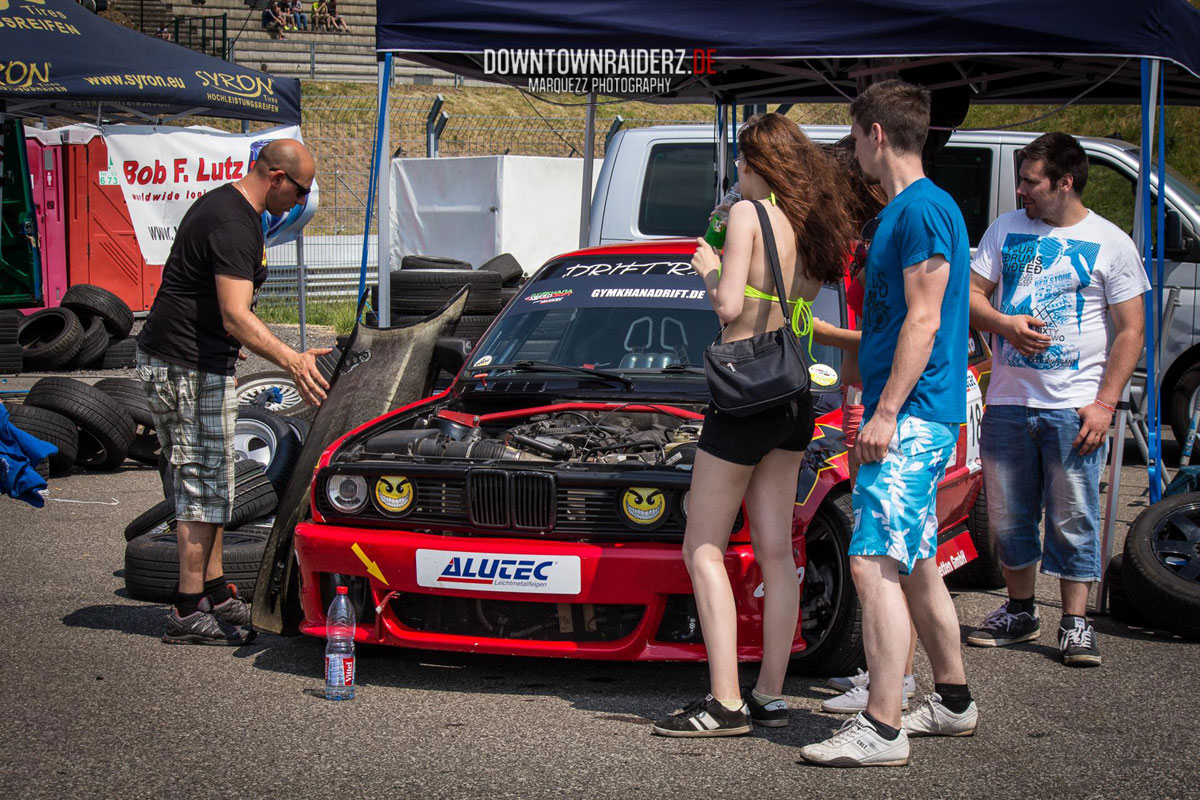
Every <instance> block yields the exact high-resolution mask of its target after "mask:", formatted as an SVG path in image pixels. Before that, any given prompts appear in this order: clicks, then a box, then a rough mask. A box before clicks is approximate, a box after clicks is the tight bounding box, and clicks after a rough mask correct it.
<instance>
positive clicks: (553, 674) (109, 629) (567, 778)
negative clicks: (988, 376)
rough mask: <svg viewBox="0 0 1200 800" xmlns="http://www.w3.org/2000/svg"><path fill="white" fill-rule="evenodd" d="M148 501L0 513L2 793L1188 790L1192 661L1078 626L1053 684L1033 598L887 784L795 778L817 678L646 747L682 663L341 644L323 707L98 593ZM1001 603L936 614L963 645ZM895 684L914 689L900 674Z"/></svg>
mask: <svg viewBox="0 0 1200 800" xmlns="http://www.w3.org/2000/svg"><path fill="white" fill-rule="evenodd" d="M1123 476H1124V477H1123V479H1122V487H1121V491H1120V499H1121V512H1120V525H1119V526H1118V537H1119V538H1123V536H1124V532H1125V529H1126V527H1127V525H1128V523H1129V522H1131V521H1132V519H1133V518H1134V517H1136V515H1137V514H1138V513H1139V512H1140V511H1141V510H1142V509H1143V508H1144V507H1145V505H1146V497H1145V485H1146V476H1145V471H1144V468H1141V467H1133V466H1130V467H1126V468H1125V469H1124V470H1123ZM159 491H160V490H159V487H158V479H157V476H156V473H155V472H154V470H153V469H150V468H142V467H135V466H132V465H126V466H125V467H124V468H122V469H119V470H116V471H114V472H109V473H79V472H76V473H74V474H72V475H70V476H67V477H65V478H62V479H55V480H54V481H53V482H52V484H51V488H50V490H49V494H48V497H47V500H48V502H47V504H46V507H45V508H43V509H41V510H35V509H33V508H30V507H27V506H24V505H22V504H19V503H17V502H15V501H11V500H9V499H7V498H0V542H2V543H3V548H4V553H5V557H4V558H3V560H2V561H0V685H2V686H5V687H7V690H6V691H5V692H4V693H3V696H2V697H0V764H2V765H3V769H0V794H2V795H3V796H5V797H120V798H141V797H156V798H157V797H172V798H173V797H268V796H270V797H317V796H341V797H385V796H386V797H398V798H426V797H429V798H472V797H488V798H509V797H512V798H541V797H547V798H549V797H553V798H560V797H586V798H592V797H597V798H608V797H613V798H616V797H621V798H626V797H651V798H653V797H667V796H670V797H676V796H685V797H725V796H729V797H739V798H758V797H764V798H765V797H783V796H795V795H799V796H812V797H834V796H843V797H893V796H894V797H938V798H942V797H947V798H948V797H987V798H1007V797H1022V798H1027V797H1039V796H1040V797H1051V796H1053V797H1056V798H1069V797H1070V798H1073V797H1122V798H1126V797H1136V798H1145V797H1189V796H1190V797H1195V796H1200V788H1198V787H1197V781H1196V777H1195V764H1196V756H1197V753H1200V732H1198V729H1197V726H1196V725H1195V719H1194V717H1195V713H1194V708H1195V707H1194V706H1193V704H1192V701H1191V699H1189V698H1193V697H1194V696H1193V695H1192V692H1193V691H1195V687H1196V686H1198V685H1200V645H1197V644H1195V643H1190V642H1185V641H1181V640H1178V639H1175V638H1172V637H1171V636H1169V635H1164V634H1159V633H1154V632H1149V631H1142V630H1136V629H1131V628H1129V627H1127V626H1125V625H1124V624H1121V623H1118V622H1116V621H1114V620H1111V619H1108V618H1103V617H1101V618H1098V619H1097V620H1096V627H1097V630H1098V631H1099V633H1100V637H1101V638H1100V645H1101V648H1102V651H1103V654H1104V665H1103V666H1102V667H1100V668H1099V669H1069V668H1067V667H1064V666H1062V665H1061V664H1060V663H1059V662H1058V660H1057V648H1056V646H1055V640H1054V631H1055V627H1056V625H1057V622H1058V618H1059V613H1060V611H1059V604H1058V598H1057V587H1056V585H1055V584H1054V583H1053V582H1051V581H1049V580H1046V579H1040V580H1039V584H1038V595H1039V600H1040V603H1041V608H1042V612H1043V618H1044V632H1043V635H1042V638H1041V640H1040V641H1037V642H1031V643H1027V644H1024V645H1018V646H1015V647H1011V648H1004V649H998V650H993V649H977V648H970V647H965V648H964V657H965V659H966V667H967V673H968V677H969V679H970V682H971V688H972V691H973V693H974V694H975V696H976V698H977V700H978V702H979V707H980V710H981V722H980V727H979V730H978V733H977V735H976V736H974V737H972V738H967V739H949V740H937V739H922V740H915V741H914V743H913V746H912V763H911V765H910V766H908V767H907V768H897V769H869V770H837V769H823V768H819V767H812V766H805V765H802V764H798V763H797V761H798V759H799V754H798V752H797V751H798V749H799V747H800V746H802V745H804V744H807V743H809V742H812V741H814V740H817V739H820V738H824V737H825V736H827V735H829V734H830V733H831V732H833V731H834V730H835V729H836V728H837V726H838V725H839V724H840V723H841V722H842V719H843V718H840V717H836V716H832V715H826V714H822V713H820V712H819V711H818V707H819V705H820V702H821V701H822V700H823V699H825V698H827V697H829V696H831V695H832V694H833V692H832V690H828V689H826V688H824V684H823V681H820V680H814V679H807V678H802V677H791V678H789V679H788V681H787V684H786V687H785V688H786V692H787V699H788V700H789V702H790V704H791V706H792V711H791V718H790V725H789V726H788V727H786V728H783V729H776V730H764V729H758V730H756V731H755V733H754V734H753V735H751V736H743V737H737V738H729V739H706V740H705V739H700V740H696V739H692V740H687V739H663V738H659V737H652V736H651V735H650V723H651V722H652V721H653V720H654V719H655V718H657V717H659V716H662V715H664V714H666V713H668V712H670V711H672V710H674V709H676V708H678V707H680V706H681V705H682V704H684V703H685V702H688V701H690V700H693V699H695V698H697V697H699V696H701V695H702V694H703V693H704V692H705V687H706V672H705V667H704V666H703V665H693V664H623V663H603V662H588V661H582V662H581V661H566V660H549V659H532V658H502V657H495V656H481V655H469V654H454V653H436V652H422V651H406V650H399V649H391V648H383V649H367V650H365V651H364V650H363V649H361V648H360V652H359V663H358V678H359V688H358V697H357V698H356V699H355V700H353V701H350V702H342V703H334V702H328V701H325V700H323V699H321V697H320V689H321V677H322V664H323V642H322V641H321V640H317V639H312V638H307V637H302V638H282V637H277V636H273V635H265V634H264V635H260V636H259V637H258V639H257V641H255V642H253V643H252V644H250V645H247V646H245V647H242V648H238V649H234V650H231V649H225V648H207V647H181V646H174V647H172V646H168V645H164V644H162V643H161V642H160V641H159V636H160V635H161V632H162V627H163V621H164V618H165V615H166V613H167V609H166V607H165V606H162V605H154V604H148V603H142V602H138V601H136V600H132V599H130V598H129V597H128V596H127V595H126V593H125V589H124V582H123V579H122V567H123V552H124V540H123V537H122V535H121V532H122V529H123V528H124V526H125V524H126V523H127V522H129V521H130V520H131V519H132V518H133V517H134V516H136V515H137V514H139V513H140V512H141V511H143V510H144V509H146V508H148V507H149V506H150V505H151V504H153V503H154V502H155V501H156V500H157V499H158V497H159ZM1116 544H1117V547H1118V548H1119V546H1120V541H1118V542H1117V543H1116ZM1001 598H1002V593H1001V592H984V593H964V594H959V595H958V596H957V597H956V599H955V604H956V606H957V608H958V612H959V618H960V620H961V621H962V623H963V624H964V636H965V633H966V631H967V630H968V627H967V626H969V625H971V624H974V623H978V622H979V621H980V620H982V618H983V617H984V616H985V615H986V614H987V613H988V612H990V611H991V610H993V609H994V608H995V607H996V606H997V604H998V603H1000V602H1001ZM917 672H918V684H919V686H918V691H919V696H920V695H922V694H923V693H925V692H928V691H932V688H933V687H932V679H931V676H930V673H929V669H928V662H927V661H925V660H924V656H923V655H922V654H919V655H918V666H917ZM743 674H744V676H745V677H744V681H745V682H748V681H750V680H751V679H752V676H753V674H754V666H753V665H746V666H745V667H744V673H743ZM1189 709H1192V710H1190V711H1189Z"/></svg>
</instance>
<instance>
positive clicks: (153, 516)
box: [125, 500, 175, 542]
mask: <svg viewBox="0 0 1200 800" xmlns="http://www.w3.org/2000/svg"><path fill="white" fill-rule="evenodd" d="M174 530H175V504H174V503H169V502H167V501H166V500H163V501H162V502H160V503H156V504H155V505H153V506H151V507H150V508H148V509H146V510H145V511H143V512H142V513H141V514H138V515H137V516H136V517H134V518H133V521H132V522H130V523H129V524H128V525H126V526H125V541H127V542H131V541H133V540H134V539H136V538H137V537H139V536H145V535H146V534H147V533H166V532H167V531H174Z"/></svg>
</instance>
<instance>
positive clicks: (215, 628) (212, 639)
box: [162, 597, 257, 647]
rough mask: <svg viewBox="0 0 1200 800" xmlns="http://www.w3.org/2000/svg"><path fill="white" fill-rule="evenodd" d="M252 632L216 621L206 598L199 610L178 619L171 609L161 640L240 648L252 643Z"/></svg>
mask: <svg viewBox="0 0 1200 800" xmlns="http://www.w3.org/2000/svg"><path fill="white" fill-rule="evenodd" d="M255 636H257V634H256V633H255V632H254V631H252V630H251V631H243V630H242V629H241V628H237V627H235V626H233V625H230V624H229V623H228V622H224V621H222V620H220V619H217V617H216V615H214V614H213V613H212V605H211V604H210V603H209V602H208V598H207V597H206V598H204V599H202V600H201V601H200V609H199V610H198V611H194V612H192V613H191V614H188V615H187V616H186V617H180V616H179V611H178V610H177V609H175V608H172V609H171V613H170V614H168V615H167V629H166V631H164V632H163V636H162V640H163V641H164V642H166V643H167V644H211V645H218V646H223V647H241V646H242V645H244V644H249V643H250V642H252V641H254V637H255Z"/></svg>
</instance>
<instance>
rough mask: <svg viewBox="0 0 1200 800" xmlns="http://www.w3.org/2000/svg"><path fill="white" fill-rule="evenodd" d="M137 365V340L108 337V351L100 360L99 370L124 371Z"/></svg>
mask: <svg viewBox="0 0 1200 800" xmlns="http://www.w3.org/2000/svg"><path fill="white" fill-rule="evenodd" d="M136 363H137V339H135V338H133V337H132V336H131V337H129V338H128V339H118V338H116V337H110V338H109V340H108V349H107V350H105V351H104V356H103V358H101V359H100V368H101V369H126V368H128V367H132V366H134V365H135V364H136Z"/></svg>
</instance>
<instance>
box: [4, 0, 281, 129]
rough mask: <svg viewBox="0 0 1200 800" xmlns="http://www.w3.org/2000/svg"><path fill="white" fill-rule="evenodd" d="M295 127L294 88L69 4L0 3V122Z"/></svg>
mask: <svg viewBox="0 0 1200 800" xmlns="http://www.w3.org/2000/svg"><path fill="white" fill-rule="evenodd" d="M190 114H206V115H209V116H214V117H231V118H234V119H247V120H259V121H264V122H278V123H295V124H299V122H300V82H299V81H297V80H295V79H294V78H277V77H275V76H273V75H268V74H266V73H263V72H257V71H255V70H250V69H246V68H244V67H240V66H238V65H236V64H233V63H231V62H228V61H223V60H221V59H219V58H213V57H212V56H207V55H203V54H202V53H197V52H194V51H192V50H189V49H187V48H185V47H181V46H179V45H177V44H173V43H171V42H166V41H163V40H161V39H157V38H154V37H152V36H146V35H144V34H141V33H138V32H137V31H135V30H131V29H129V28H126V27H123V26H121V25H118V24H116V23H115V22H110V21H109V20H106V19H103V18H102V17H98V16H96V15H95V14H92V13H90V12H88V11H87V10H85V9H84V8H83V7H82V6H80V5H79V4H78V3H75V2H73V0H9V2H7V3H0V117H3V116H5V115H7V116H16V117H43V116H45V117H49V116H65V117H71V118H75V119H79V120H82V121H86V122H141V123H146V122H151V123H153V122H165V121H170V120H172V119H175V118H178V117H183V116H187V115H190Z"/></svg>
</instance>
